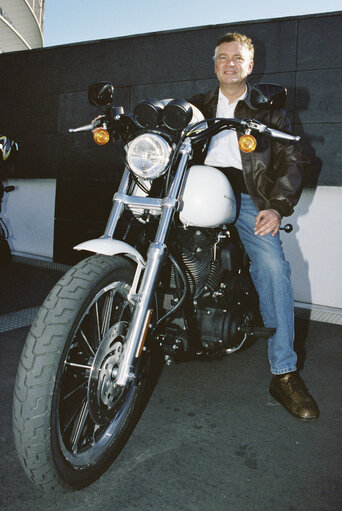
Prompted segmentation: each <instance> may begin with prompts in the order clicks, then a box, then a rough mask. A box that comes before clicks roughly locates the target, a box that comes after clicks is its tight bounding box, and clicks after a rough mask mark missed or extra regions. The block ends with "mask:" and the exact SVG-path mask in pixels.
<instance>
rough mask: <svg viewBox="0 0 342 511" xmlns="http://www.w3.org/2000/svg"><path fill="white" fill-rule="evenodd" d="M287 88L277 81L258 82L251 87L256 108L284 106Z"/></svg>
mask: <svg viewBox="0 0 342 511" xmlns="http://www.w3.org/2000/svg"><path fill="white" fill-rule="evenodd" d="M286 95H287V90H286V89H285V87H282V86H281V85H276V84H275V83H257V84H256V85H253V86H252V88H251V104H252V106H254V107H255V108H258V109H262V108H268V109H271V110H277V109H279V108H284V106H285V103H286Z"/></svg>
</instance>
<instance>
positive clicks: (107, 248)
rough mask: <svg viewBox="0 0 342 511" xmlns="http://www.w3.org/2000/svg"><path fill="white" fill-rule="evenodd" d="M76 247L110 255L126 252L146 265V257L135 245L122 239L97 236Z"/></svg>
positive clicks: (125, 253)
mask: <svg viewBox="0 0 342 511" xmlns="http://www.w3.org/2000/svg"><path fill="white" fill-rule="evenodd" d="M74 249H75V250H87V251H88V252H95V253H96V254H103V255H109V256H113V255H117V254H124V255H127V256H128V257H130V258H131V259H134V260H135V261H137V262H138V263H140V264H141V265H142V266H143V267H144V266H145V265H146V262H145V260H144V258H143V257H142V255H141V254H140V253H139V252H138V251H137V250H136V249H135V248H134V247H132V246H131V245H129V244H128V243H125V242H124V241H120V240H113V239H111V238H97V239H94V240H88V241H84V242H83V243H80V244H79V245H76V246H75V247H74Z"/></svg>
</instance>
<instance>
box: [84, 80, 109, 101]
mask: <svg viewBox="0 0 342 511" xmlns="http://www.w3.org/2000/svg"><path fill="white" fill-rule="evenodd" d="M113 98H114V87H113V85H112V84H111V83H110V82H98V83H93V84H92V85H89V87H88V100H89V103H90V104H91V105H95V106H110V105H111V104H112V101H113Z"/></svg>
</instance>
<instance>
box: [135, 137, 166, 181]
mask: <svg viewBox="0 0 342 511" xmlns="http://www.w3.org/2000/svg"><path fill="white" fill-rule="evenodd" d="M170 153H171V147H170V146H169V144H168V143H167V142H166V140H165V139H164V138H163V137H161V136H160V135H156V134H154V133H144V134H142V135H139V136H138V137H136V138H135V139H134V140H132V141H131V142H130V143H129V144H128V147H127V163H128V165H129V168H130V169H131V171H132V172H134V174H136V175H137V176H138V177H141V178H144V179H156V178H157V177H159V176H162V175H163V174H164V173H165V172H166V169H167V166H168V164H169V160H170Z"/></svg>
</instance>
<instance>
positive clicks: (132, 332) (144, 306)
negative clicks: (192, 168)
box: [74, 138, 199, 387]
mask: <svg viewBox="0 0 342 511" xmlns="http://www.w3.org/2000/svg"><path fill="white" fill-rule="evenodd" d="M179 154H180V160H179V163H178V166H177V170H176V172H175V176H174V179H173V182H172V185H171V187H170V190H169V193H168V195H167V197H165V198H164V199H157V198H153V197H145V198H144V197H135V196H131V195H128V194H127V192H128V189H129V185H130V183H131V172H130V170H129V169H128V168H127V167H126V168H125V170H124V173H123V176H122V179H121V182H120V186H119V189H118V191H117V192H116V193H115V194H114V197H113V206H112V210H111V213H110V216H109V219H108V222H107V225H106V229H105V232H104V234H103V236H101V238H99V239H97V240H89V241H86V242H84V243H81V244H80V245H77V246H76V247H74V248H75V249H76V250H88V251H92V252H96V253H104V254H107V255H116V254H122V255H125V256H127V257H130V258H133V259H135V260H136V262H137V268H136V272H135V276H134V279H133V284H132V289H131V292H130V293H129V300H130V301H131V302H132V303H134V305H135V307H134V312H133V316H132V320H131V322H130V326H129V328H128V332H127V336H126V342H125V349H124V352H123V358H122V362H121V363H120V366H119V369H118V373H117V376H116V385H118V386H120V387H125V386H126V385H127V383H128V382H129V380H131V379H133V378H134V374H133V372H132V371H131V367H133V366H134V362H135V360H136V359H137V358H138V357H139V354H140V353H141V350H142V348H143V342H144V339H145V337H146V333H147V329H148V328H149V323H150V317H151V312H152V309H151V304H152V301H153V296H154V292H155V288H156V286H157V284H158V278H159V274H160V270H161V268H162V265H163V263H164V261H165V258H166V256H167V251H168V249H167V245H166V241H167V237H168V234H169V230H170V226H171V223H172V220H173V217H174V214H175V212H176V211H177V210H178V208H179V195H180V190H181V187H182V183H183V179H184V175H185V171H186V169H187V163H188V161H189V159H190V156H191V154H192V145H191V140H190V139H189V138H186V139H185V141H184V142H183V143H182V145H181V147H180V150H179ZM129 206H131V207H134V208H135V209H141V210H142V211H144V210H153V211H157V212H158V213H160V220H159V224H158V228H157V231H156V234H155V238H154V240H153V241H152V242H151V244H150V246H149V248H148V251H147V256H146V261H145V260H144V258H143V257H142V255H141V254H140V253H139V252H138V251H137V250H136V249H135V248H134V247H132V246H131V245H129V244H128V243H125V242H122V241H120V240H117V239H115V238H114V234H115V231H116V227H117V224H118V221H119V219H120V217H121V215H122V213H123V211H124V209H125V207H129ZM141 274H143V275H142V278H141ZM139 281H141V282H140V285H139V287H138V282H139ZM137 287H138V289H137V290H136V288H137ZM189 302H190V300H187V304H186V309H189V314H188V324H189V328H190V338H192V339H196V337H197V336H196V335H195V332H196V333H197V327H196V324H195V321H194V319H193V316H194V313H193V305H192V311H191V305H190V303H189ZM191 334H192V335H191ZM194 342H195V341H194ZM197 342H198V344H199V341H197ZM196 348H199V346H198V345H197V346H196Z"/></svg>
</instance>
